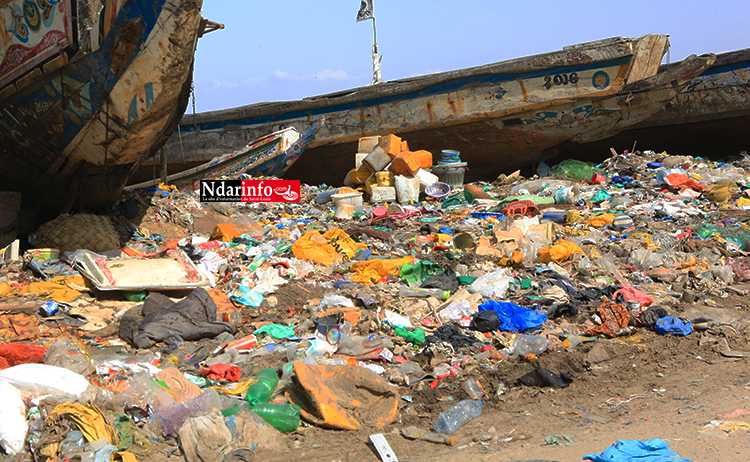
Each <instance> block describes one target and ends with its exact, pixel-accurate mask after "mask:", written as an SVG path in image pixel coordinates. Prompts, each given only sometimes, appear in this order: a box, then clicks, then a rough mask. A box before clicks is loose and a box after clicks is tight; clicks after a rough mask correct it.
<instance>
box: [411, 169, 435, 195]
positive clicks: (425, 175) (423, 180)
mask: <svg viewBox="0 0 750 462" xmlns="http://www.w3.org/2000/svg"><path fill="white" fill-rule="evenodd" d="M414 176H415V177H416V178H419V188H420V189H421V190H422V192H424V188H426V187H427V186H429V185H431V184H432V183H437V181H438V177H437V175H435V174H433V173H430V172H428V171H427V170H425V169H423V168H420V169H419V171H418V172H417V174H416V175H414Z"/></svg>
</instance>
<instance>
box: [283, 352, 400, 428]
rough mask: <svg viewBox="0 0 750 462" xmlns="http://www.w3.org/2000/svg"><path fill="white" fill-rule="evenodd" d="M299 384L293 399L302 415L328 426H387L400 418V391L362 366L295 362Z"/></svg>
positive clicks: (291, 395) (312, 421) (292, 392)
mask: <svg viewBox="0 0 750 462" xmlns="http://www.w3.org/2000/svg"><path fill="white" fill-rule="evenodd" d="M294 374H295V376H296V377H297V382H298V383H299V387H296V388H294V389H292V390H291V392H290V394H289V395H290V396H289V398H290V400H291V401H292V402H293V403H294V404H296V405H298V406H299V407H301V408H302V418H303V419H305V420H307V421H308V422H311V423H314V424H316V425H320V426H322V427H328V428H338V429H342V430H362V429H364V428H365V427H376V428H384V427H385V426H386V425H388V424H390V423H391V422H393V421H394V420H395V419H396V413H397V412H398V399H399V397H398V393H397V392H396V390H395V389H394V388H393V387H392V386H391V385H390V383H388V381H386V380H385V379H383V378H382V377H380V376H379V375H378V374H376V373H374V372H373V371H371V370H369V369H366V368H364V367H359V366H328V365H318V364H305V363H303V362H296V363H294Z"/></svg>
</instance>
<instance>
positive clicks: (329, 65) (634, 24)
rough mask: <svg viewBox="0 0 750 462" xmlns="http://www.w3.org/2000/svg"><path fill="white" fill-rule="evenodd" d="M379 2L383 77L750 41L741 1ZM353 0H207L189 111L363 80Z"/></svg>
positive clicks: (364, 35)
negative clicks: (595, 50) (584, 52)
mask: <svg viewBox="0 0 750 462" xmlns="http://www.w3.org/2000/svg"><path fill="white" fill-rule="evenodd" d="M374 2H375V18H376V21H377V22H376V25H377V31H378V47H379V52H380V54H381V55H382V56H383V60H382V73H383V78H384V79H385V80H395V79H400V78H405V77H413V76H416V75H423V74H429V73H433V72H441V71H449V70H454V69H461V68H465V67H471V66H479V65H482V64H488V63H493V62H497V61H503V60H506V59H513V58H518V57H522V56H528V55H532V54H537V53H545V52H548V51H555V50H559V49H561V48H562V47H564V46H567V45H573V44H576V43H581V42H587V41H592V40H599V39H603V38H608V37H614V36H622V37H639V36H641V35H644V34H647V33H652V32H653V33H661V34H668V35H670V41H671V43H672V48H671V51H670V55H669V58H670V59H671V61H678V60H681V59H683V58H685V57H686V56H688V55H690V54H692V53H695V54H700V53H708V52H712V53H718V52H722V51H730V50H736V49H741V48H750V27H748V19H750V1H748V0H723V1H721V2H716V3H715V4H712V3H710V2H698V1H695V0H683V1H671V0H670V1H660V0H650V1H644V0H630V1H627V2H601V1H588V0H583V1H577V2H563V1H560V0H558V1H550V0H545V1H533V0H523V1H513V2H509V1H498V0H454V1H448V0H431V1H428V0H374ZM359 3H360V2H359V0H315V1H313V0H265V1H260V0H204V4H203V16H204V17H206V18H208V19H211V20H212V21H215V22H219V23H223V24H224V25H225V26H226V28H225V29H224V30H221V31H217V32H213V33H211V34H209V35H206V36H204V37H203V38H202V39H200V41H199V42H198V50H197V53H196V64H195V92H196V93H195V94H196V96H195V105H196V110H197V111H198V112H203V111H211V110H217V109H226V108H230V107H236V106H243V105H246V104H253V103H259V102H264V101H280V100H294V99H300V98H304V97H307V96H314V95H320V94H324V93H330V92H334V91H339V90H345V89H348V88H355V87H358V86H363V85H367V84H369V83H370V80H371V79H372V57H371V48H372V41H373V34H372V21H364V22H359V23H357V22H356V14H357V10H358V9H359ZM665 61H666V58H665ZM187 112H188V113H191V112H192V107H188V111H187Z"/></svg>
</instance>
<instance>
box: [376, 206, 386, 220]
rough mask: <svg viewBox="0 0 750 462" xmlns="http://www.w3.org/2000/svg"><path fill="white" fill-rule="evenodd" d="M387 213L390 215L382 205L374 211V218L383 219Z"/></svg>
mask: <svg viewBox="0 0 750 462" xmlns="http://www.w3.org/2000/svg"><path fill="white" fill-rule="evenodd" d="M386 213H388V209H386V208H385V207H383V206H382V205H381V206H378V207H375V208H374V209H372V214H373V216H375V218H383V217H384V216H385V214H386Z"/></svg>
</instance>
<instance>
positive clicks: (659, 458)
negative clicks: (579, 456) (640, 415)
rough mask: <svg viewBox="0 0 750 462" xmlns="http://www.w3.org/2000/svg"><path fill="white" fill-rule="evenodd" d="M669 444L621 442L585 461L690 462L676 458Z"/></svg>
mask: <svg viewBox="0 0 750 462" xmlns="http://www.w3.org/2000/svg"><path fill="white" fill-rule="evenodd" d="M676 456H677V453H676V452H674V451H672V450H671V449H669V443H667V442H666V441H664V440H661V439H659V438H654V439H650V440H647V441H640V440H620V441H618V442H617V443H615V444H613V445H612V446H610V447H608V448H607V449H605V450H604V452H602V453H601V454H589V455H586V456H583V458H584V459H588V460H593V461H594V462H690V461H689V460H687V459H681V458H679V457H676Z"/></svg>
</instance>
